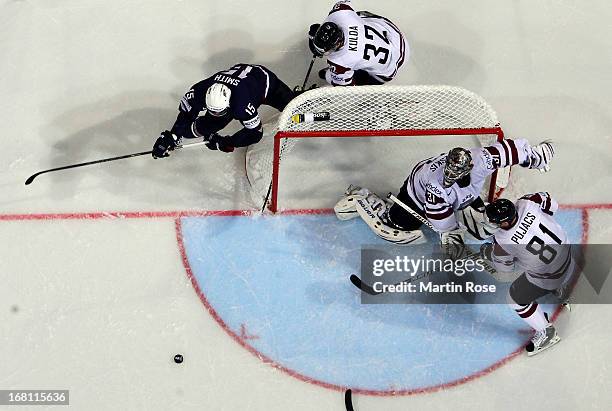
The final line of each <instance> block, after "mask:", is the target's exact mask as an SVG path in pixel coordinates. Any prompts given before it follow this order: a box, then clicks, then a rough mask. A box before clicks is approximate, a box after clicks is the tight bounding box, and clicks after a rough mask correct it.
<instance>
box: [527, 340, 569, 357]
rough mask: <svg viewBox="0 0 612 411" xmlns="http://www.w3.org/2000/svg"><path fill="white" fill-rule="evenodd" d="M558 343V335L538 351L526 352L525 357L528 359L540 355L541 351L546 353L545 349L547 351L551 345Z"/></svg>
mask: <svg viewBox="0 0 612 411" xmlns="http://www.w3.org/2000/svg"><path fill="white" fill-rule="evenodd" d="M559 341H561V337H559V336H558V335H555V336H554V337H553V339H552V340H550V342H549V343H548V344H546V345H545V346H544V347H542V348H540V349H538V350H536V351H532V352H527V356H528V357H533V356H534V355H537V354H539V353H541V352H542V351H546V350H547V349H549V348H550V347H552V346H553V345H555V344H557V343H558V342H559Z"/></svg>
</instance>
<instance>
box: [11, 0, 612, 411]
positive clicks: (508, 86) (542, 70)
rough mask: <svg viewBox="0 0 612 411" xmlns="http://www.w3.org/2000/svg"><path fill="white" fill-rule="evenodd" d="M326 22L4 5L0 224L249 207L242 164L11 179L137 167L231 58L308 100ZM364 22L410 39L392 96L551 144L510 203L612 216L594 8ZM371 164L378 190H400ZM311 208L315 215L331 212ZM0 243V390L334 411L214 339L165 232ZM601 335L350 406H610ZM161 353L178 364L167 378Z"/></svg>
mask: <svg viewBox="0 0 612 411" xmlns="http://www.w3.org/2000/svg"><path fill="white" fill-rule="evenodd" d="M329 6H330V3H328V2H325V1H319V2H316V4H315V2H307V1H298V2H295V1H294V2H280V1H246V0H234V1H229V2H227V1H226V2H213V1H207V2H203V1H195V0H147V1H143V0H133V1H130V2H119V1H102V0H90V1H87V2H83V1H77V0H61V1H60V0H45V1H35V0H23V1H17V0H3V1H0V56H2V63H1V64H0V96H2V98H1V99H0V124H2V126H3V136H2V142H3V145H2V147H3V149H2V153H3V158H4V161H3V162H2V163H1V164H0V188H1V189H2V197H1V198H0V217H2V216H3V215H9V214H30V213H80V212H91V211H109V212H110V211H168V210H170V211H178V210H194V209H195V210H224V209H242V208H247V207H251V206H252V204H251V203H250V199H249V196H248V195H246V194H245V193H244V190H245V184H246V182H245V180H244V177H243V176H244V172H243V164H242V157H241V156H239V155H225V154H221V153H212V152H208V151H205V152H202V151H201V150H199V149H194V150H192V151H188V150H185V151H183V152H181V153H176V155H174V156H172V157H171V158H169V159H165V160H156V161H153V160H151V159H150V158H146V157H142V158H138V159H131V160H127V161H124V162H119V163H115V164H104V165H101V166H98V167H92V168H89V169H81V170H71V171H66V172H63V173H57V174H55V175H51V174H50V175H44V176H41V177H39V179H37V181H36V182H35V183H34V184H32V185H31V186H29V187H27V188H26V187H25V186H24V185H23V182H24V180H25V178H26V177H27V176H29V175H30V174H32V173H34V172H35V171H37V170H39V169H44V168H49V167H56V166H61V165H64V164H69V163H73V162H81V161H88V160H94V159H97V158H102V157H107V156H114V155H121V154H125V153H130V152H135V151H144V150H149V149H150V147H151V145H152V142H153V139H154V138H155V137H156V136H157V135H158V134H159V132H160V131H161V130H163V129H165V128H167V127H169V126H170V125H171V124H172V122H173V121H174V118H175V115H176V106H177V105H178V101H179V98H180V95H182V93H184V91H186V90H187V88H188V87H189V86H190V85H191V84H193V83H195V82H196V81H198V80H200V79H201V78H203V77H206V76H208V75H210V74H211V73H212V72H214V71H217V70H219V69H222V68H225V67H228V66H229V65H231V64H233V63H235V62H238V61H245V62H255V63H260V64H265V65H267V66H269V67H270V68H271V69H272V70H274V71H275V72H276V73H277V74H278V75H279V76H280V77H281V78H282V79H283V80H284V81H285V82H287V83H288V84H291V85H294V84H301V82H302V79H303V75H304V73H305V70H306V68H307V64H308V61H309V56H308V51H307V46H306V43H305V40H304V37H305V32H306V31H307V27H308V25H309V24H310V23H312V22H315V21H318V20H321V19H322V18H323V16H325V14H326V12H327V9H328V8H329ZM356 7H357V8H360V9H369V10H371V11H373V12H376V13H379V14H383V15H385V16H388V17H390V18H392V19H393V21H394V22H395V23H396V24H397V25H399V26H400V27H401V28H402V29H403V30H404V32H405V34H406V36H407V38H408V41H409V42H410V44H411V48H412V52H413V53H412V56H411V60H410V61H409V62H408V64H407V65H406V67H404V69H403V71H402V72H401V74H400V76H399V77H398V79H397V80H396V81H397V82H398V83H403V84H413V83H416V84H436V83H438V84H452V85H458V86H462V87H465V88H467V89H470V90H472V91H474V92H476V93H478V94H480V95H482V96H483V97H485V99H486V100H487V101H488V102H489V103H490V104H491V105H492V106H493V107H494V108H495V109H496V111H497V112H498V115H499V118H500V121H501V122H502V126H503V127H504V129H505V131H506V133H507V135H508V136H509V137H512V136H517V137H518V136H521V137H527V138H529V139H530V140H532V141H534V142H537V141H539V140H540V139H544V138H552V139H553V140H555V141H556V142H557V143H558V144H557V148H558V155H557V158H556V159H555V164H554V166H553V171H551V173H549V174H547V175H540V174H538V173H533V172H528V171H523V170H519V171H518V172H517V173H516V174H515V177H517V178H518V180H517V183H515V184H516V185H517V186H518V187H521V188H520V189H518V191H519V192H520V191H523V190H525V191H526V190H542V189H545V190H548V191H550V192H551V193H552V194H553V195H555V197H556V198H558V199H559V200H560V202H561V203H564V204H582V203H589V204H593V203H611V202H612V196H611V195H610V192H609V187H610V186H612V173H611V171H612V161H611V157H612V137H611V133H610V130H611V128H612V127H611V126H612V112H611V109H610V107H612V104H611V103H612V97H611V96H612V93H611V91H612V90H611V87H610V85H611V84H612V30H611V28H610V23H609V22H610V19H611V17H612V9H611V8H610V5H609V3H608V2H606V1H603V0H593V1H589V2H579V1H575V0H561V1H556V2H550V1H541V2H532V1H526V0H517V1H512V2H499V1H496V2H491V1H485V0H470V1H463V2H448V1H439V0H436V1H423V0H418V1H413V2H409V3H406V2H403V1H385V2H374V1H357V2H356ZM320 64H321V63H320V62H319V63H317V65H316V66H315V70H316V69H318V68H320ZM315 72H316V71H313V76H312V77H311V78H312V79H314V78H315V77H316V75H315V74H314V73H315ZM266 115H267V116H269V115H270V113H269V112H268V113H267V114H266ZM338 155H339V156H340V157H341V156H342V155H343V153H342V152H339V153H338ZM343 161H345V160H343ZM380 169H381V177H377V178H379V180H378V181H380V182H381V184H382V183H386V182H387V181H390V180H394V181H399V182H401V180H402V179H403V178H404V176H397V175H388V176H383V175H384V173H385V170H386V168H385V167H384V165H382V164H381V168H380ZM300 178H305V179H307V178H308V177H307V176H302V177H300ZM385 189H387V188H386V187H385ZM316 193H317V191H315V192H313V194H312V197H311V198H309V200H308V201H309V204H308V205H309V206H318V207H329V206H330V202H331V203H333V200H331V201H330V198H329V196H328V193H326V192H325V191H321V193H324V195H319V196H318V197H317V195H316ZM589 215H590V218H591V219H590V220H589V222H590V232H589V238H590V240H591V241H593V242H600V243H610V242H611V241H612V232H611V231H610V229H609V228H608V227H609V226H610V223H611V222H612V218H611V217H610V211H591V212H590V213H589ZM0 241H1V246H0V281H1V283H2V287H1V288H0V389H1V388H50V387H55V388H70V389H71V390H72V394H73V396H72V398H71V400H72V404H73V408H75V409H130V410H133V409H142V410H154V409H159V410H170V409H172V410H178V409H207V410H235V409H241V410H250V409H253V410H339V409H342V398H341V394H340V393H338V392H334V391H328V390H325V389H323V388H319V387H316V386H313V385H310V384H306V383H303V382H300V381H298V380H296V379H292V378H290V377H288V376H286V375H285V374H283V373H281V372H279V371H277V370H275V369H273V368H271V367H269V366H268V365H265V364H263V363H262V362H261V361H259V360H258V359H257V358H255V357H254V356H253V355H251V354H250V353H248V352H247V351H246V350H244V349H243V348H241V347H239V346H238V345H237V344H236V343H235V342H234V341H232V340H231V339H230V338H229V337H228V336H227V334H226V333H225V332H224V331H223V330H221V329H220V327H219V326H218V325H217V323H216V322H215V321H214V320H213V319H212V318H211V316H210V315H209V314H208V312H206V311H205V310H204V309H203V307H202V304H201V302H200V301H199V299H198V297H197V295H196V294H195V293H194V291H193V288H192V287H191V284H190V283H189V281H188V280H187V277H186V276H185V274H184V269H183V267H182V264H181V261H180V256H179V254H178V251H177V247H176V239H175V237H174V226H173V221H172V220H171V219H167V218H158V219H137V220H134V219H118V220H117V219H109V220H96V221H81V220H74V221H72V220H71V221H66V220H53V221H14V220H11V221H1V220H0ZM15 310H16V312H15ZM611 320H612V311H611V310H610V307H608V306H580V307H578V308H577V309H576V310H575V311H574V312H572V313H571V315H570V316H562V317H561V319H560V323H559V330H560V332H561V333H562V335H563V336H564V341H563V343H562V344H561V345H559V346H558V347H555V349H553V350H550V351H548V352H546V353H545V354H543V355H542V356H539V357H536V358H533V359H526V358H519V359H515V360H514V361H512V362H511V363H510V364H508V365H506V366H504V367H502V368H500V369H499V370H497V371H495V372H494V373H492V374H489V375H487V376H485V377H483V378H480V379H477V380H475V381H473V382H470V383H468V384H464V385H461V386H458V387H455V388H452V389H449V390H445V391H442V392H437V393H432V394H427V395H421V396H412V397H392V398H381V397H358V398H356V399H355V402H356V409H359V410H364V411H365V410H382V409H384V410H404V409H407V408H409V409H448V408H453V409H466V410H467V409H474V408H476V407H481V408H486V409H493V408H495V409H531V408H543V407H545V408H551V409H555V408H556V409H567V410H569V409H606V408H607V406H606V405H605V404H610V403H612V393H611V392H610V390H609V386H610V383H611V381H612V372H611V371H610V365H609V358H611V356H612V348H611V346H610V343H609V340H610V336H611V335H612V328H611V325H610V324H611ZM407 349H409V347H407ZM175 352H183V353H184V354H185V356H186V361H185V363H184V364H183V365H182V366H181V367H178V366H176V365H175V364H174V363H172V361H171V358H172V356H173V355H174V353H175Z"/></svg>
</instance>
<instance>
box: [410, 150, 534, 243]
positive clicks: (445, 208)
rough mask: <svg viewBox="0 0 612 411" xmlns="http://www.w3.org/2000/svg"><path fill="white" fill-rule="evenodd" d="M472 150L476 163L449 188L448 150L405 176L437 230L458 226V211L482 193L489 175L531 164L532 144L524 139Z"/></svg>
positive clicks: (448, 229)
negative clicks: (456, 213)
mask: <svg viewBox="0 0 612 411" xmlns="http://www.w3.org/2000/svg"><path fill="white" fill-rule="evenodd" d="M469 151H470V154H471V155H472V161H473V163H474V166H473V168H472V171H470V175H469V178H463V179H461V180H460V181H458V182H455V183H454V184H453V185H452V186H450V187H448V188H445V187H444V185H443V181H444V165H445V164H446V157H447V154H446V153H445V154H440V155H439V156H436V157H431V158H428V159H425V160H423V161H421V162H420V163H418V164H417V165H416V166H415V167H414V168H413V169H412V172H411V173H410V176H408V179H407V180H406V183H407V190H408V195H409V196H410V197H411V198H412V200H413V201H414V202H415V203H416V204H418V205H419V206H420V207H421V210H423V211H424V212H425V216H426V217H427V219H428V220H429V221H430V222H431V224H432V225H433V226H434V228H435V229H436V230H438V231H441V232H445V231H451V230H454V229H456V228H458V224H457V219H456V218H455V211H457V210H461V209H463V208H465V207H467V206H468V205H469V204H470V203H471V202H472V201H474V200H476V199H477V198H478V197H479V196H480V193H481V191H482V188H483V186H484V184H485V181H486V179H487V177H489V176H490V175H491V174H493V172H494V171H495V170H496V169H498V168H503V167H509V166H513V165H516V164H520V165H523V166H525V167H528V166H529V164H530V160H529V158H530V155H531V146H530V145H529V142H528V141H527V140H525V139H516V140H511V139H506V140H502V141H501V142H498V143H495V144H493V145H492V146H488V147H477V148H471V149H469Z"/></svg>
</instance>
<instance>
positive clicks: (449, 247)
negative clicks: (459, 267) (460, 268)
mask: <svg viewBox="0 0 612 411" xmlns="http://www.w3.org/2000/svg"><path fill="white" fill-rule="evenodd" d="M465 231H466V228H465V227H463V226H462V225H459V228H456V229H454V230H452V231H446V232H443V233H440V243H441V244H442V251H444V253H445V254H446V255H447V256H448V258H450V259H452V260H457V259H459V258H461V256H462V255H463V254H464V250H465V242H464V241H463V236H464V234H465Z"/></svg>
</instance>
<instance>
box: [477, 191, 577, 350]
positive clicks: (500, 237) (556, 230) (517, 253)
mask: <svg viewBox="0 0 612 411" xmlns="http://www.w3.org/2000/svg"><path fill="white" fill-rule="evenodd" d="M557 208H558V204H557V202H556V201H555V200H554V199H553V198H552V197H551V196H550V195H549V194H548V193H545V192H540V193H535V194H528V195H525V196H523V197H521V198H520V199H519V200H518V201H517V202H516V205H515V204H514V203H512V201H510V200H507V199H498V200H496V201H494V202H492V203H491V204H488V205H487V206H486V216H487V219H488V221H489V223H490V224H495V225H497V226H498V227H499V228H500V230H499V231H497V232H496V233H495V235H494V237H493V240H494V242H493V243H492V244H491V243H485V244H483V245H482V246H481V254H482V256H483V257H484V258H486V259H488V260H491V261H493V264H494V265H495V268H496V269H497V270H498V271H501V272H516V271H518V270H521V271H523V274H521V276H520V277H518V278H517V279H516V280H515V281H514V282H513V283H512V285H511V286H510V290H509V294H508V301H509V303H510V306H511V307H512V309H514V310H515V311H516V313H517V314H518V315H519V316H520V317H521V318H522V319H523V320H525V321H526V322H527V324H529V326H531V327H532V328H533V329H534V330H535V331H536V333H535V335H534V337H533V338H532V339H531V342H530V343H529V344H528V345H527V347H526V350H527V353H528V355H530V356H531V355H535V354H537V353H539V352H541V351H543V350H545V349H547V348H549V347H552V346H553V345H554V344H556V343H557V342H559V340H560V338H559V336H558V335H557V331H556V330H555V327H554V326H553V325H552V324H551V323H550V322H549V321H548V316H547V315H546V314H545V313H544V311H542V308H541V307H540V306H539V305H538V303H537V299H538V298H540V297H543V296H545V295H547V294H550V293H554V294H556V295H557V296H558V297H559V298H560V299H561V300H562V301H563V300H565V299H566V298H567V295H566V294H567V289H569V288H570V286H571V280H572V278H573V275H572V274H574V272H575V270H576V264H575V263H574V259H573V257H572V253H571V245H570V244H568V238H567V233H566V232H565V230H564V229H563V228H562V227H561V226H560V225H559V223H558V222H557V221H556V220H555V218H554V214H555V211H557Z"/></svg>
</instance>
